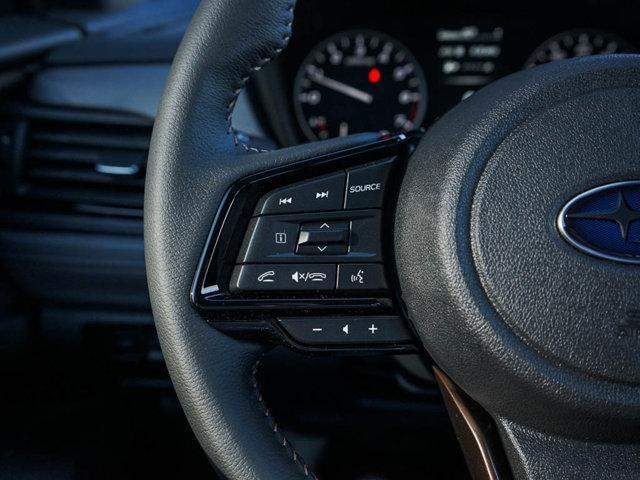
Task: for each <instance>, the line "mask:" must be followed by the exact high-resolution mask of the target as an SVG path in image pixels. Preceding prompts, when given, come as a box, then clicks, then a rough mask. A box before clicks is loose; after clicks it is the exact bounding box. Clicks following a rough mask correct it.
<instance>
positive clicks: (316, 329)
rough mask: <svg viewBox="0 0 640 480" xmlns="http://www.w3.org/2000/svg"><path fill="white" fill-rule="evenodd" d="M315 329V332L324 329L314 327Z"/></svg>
mask: <svg viewBox="0 0 640 480" xmlns="http://www.w3.org/2000/svg"><path fill="white" fill-rule="evenodd" d="M313 331H314V332H321V331H322V329H321V328H314V329H313Z"/></svg>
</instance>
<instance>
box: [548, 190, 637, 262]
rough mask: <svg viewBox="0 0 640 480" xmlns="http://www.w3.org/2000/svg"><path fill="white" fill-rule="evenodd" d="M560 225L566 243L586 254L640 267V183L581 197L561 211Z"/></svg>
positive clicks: (571, 201)
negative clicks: (639, 265)
mask: <svg viewBox="0 0 640 480" xmlns="http://www.w3.org/2000/svg"><path fill="white" fill-rule="evenodd" d="M557 223H558V230H559V231H560V234H561V235H562V236H563V237H564V239H565V240H566V241H567V242H569V243H570V244H571V245H573V246H574V247H576V248H577V249H579V250H581V251H583V252H585V253H588V254H590V255H593V256H596V257H600V258H606V259H607V260H613V261H616V262H623V263H635V264H640V180H635V181H627V182H617V183H610V184H608V185H602V186H600V187H596V188H593V189H591V190H588V191H586V192H584V193H581V194H580V195H578V196H576V197H574V198H572V199H571V200H570V201H569V202H568V203H567V204H566V205H565V206H564V207H563V208H562V210H561V211H560V214H559V215H558V222H557Z"/></svg>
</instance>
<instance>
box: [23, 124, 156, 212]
mask: <svg viewBox="0 0 640 480" xmlns="http://www.w3.org/2000/svg"><path fill="white" fill-rule="evenodd" d="M150 136H151V127H150V126H146V125H139V124H115V123H101V122H91V121H79V120H78V121H73V120H69V119H68V118H63V119H47V118H42V117H39V118H30V119H27V121H26V133H25V137H24V145H23V148H22V162H21V168H20V170H21V171H20V174H19V175H18V178H19V183H18V188H17V190H16V193H18V195H19V196H21V197H23V198H24V197H26V198H28V199H31V200H34V201H40V202H47V203H49V202H51V203H52V204H55V205H67V206H72V207H73V208H74V209H75V210H80V211H83V212H87V213H90V212H93V213H108V212H111V213H114V212H116V213H117V212H120V214H124V215H141V210H142V203H143V188H144V173H145V165H146V160H147V153H148V150H149V139H150ZM45 206H46V204H45Z"/></svg>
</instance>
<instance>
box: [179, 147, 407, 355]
mask: <svg viewBox="0 0 640 480" xmlns="http://www.w3.org/2000/svg"><path fill="white" fill-rule="evenodd" d="M417 139H418V137H417V136H415V135H413V136H409V137H407V136H406V135H404V134H399V135H395V136H388V137H377V136H374V137H373V138H371V139H370V141H366V142H364V143H361V144H358V145H356V146H351V147H348V148H342V149H338V150H335V149H334V150H333V151H327V153H323V154H316V153H317V151H318V148H322V145H330V142H327V143H326V144H325V143H316V144H314V151H313V154H312V155H308V157H309V158H304V159H301V160H297V161H295V162H291V163H287V164H285V165H280V166H277V167H273V168H267V169H265V170H261V171H258V172H254V173H253V174H251V175H248V176H243V177H241V178H239V179H238V180H237V181H235V182H233V184H232V185H231V186H230V187H229V188H228V189H227V192H226V193H225V194H224V196H223V201H222V202H221V205H220V207H219V209H218V212H217V214H216V216H215V220H214V221H213V224H212V226H211V231H210V233H209V236H208V239H207V242H206V245H205V247H204V251H203V254H202V256H201V258H200V263H199V265H198V268H197V270H196V273H195V278H194V281H193V285H192V288H191V300H192V303H193V305H194V306H195V307H196V309H197V310H198V311H199V312H200V313H201V314H202V316H203V317H204V318H205V319H206V320H207V321H208V322H209V323H210V324H211V325H212V326H213V327H215V328H218V329H221V330H224V331H226V332H228V333H231V334H234V335H236V336H240V337H243V338H253V339H258V340H260V339H262V340H264V339H275V340H280V341H282V342H284V343H285V344H287V345H289V346H291V347H292V348H294V349H297V350H301V351H312V352H343V353H344V352H349V353H353V352H356V351H365V352H367V353H370V352H372V351H380V352H402V351H413V350H415V347H414V342H413V336H412V333H411V331H410V330H409V328H408V327H407V323H406V321H405V319H403V318H402V315H401V311H400V308H399V304H398V300H399V299H398V297H397V288H396V285H397V279H396V276H395V273H394V271H393V251H392V249H391V244H392V239H391V238H390V233H391V231H390V230H389V229H385V228H383V226H384V225H389V224H391V223H392V221H393V214H394V212H393V205H395V201H394V199H393V197H394V195H396V194H397V190H398V187H399V183H400V179H401V173H402V171H403V168H404V163H405V162H406V159H407V157H408V155H409V153H410V151H411V150H412V149H413V148H414V146H415V143H416V142H417ZM307 148H309V147H298V149H300V150H302V149H305V150H306V149H307ZM294 150H296V148H294V149H289V151H288V152H287V155H285V157H289V156H290V154H291V153H292V151H294ZM280 154H281V152H271V153H270V154H265V156H266V155H268V156H278V155H280ZM258 157H259V156H258ZM252 159H257V158H256V157H249V160H252Z"/></svg>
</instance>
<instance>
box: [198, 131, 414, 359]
mask: <svg viewBox="0 0 640 480" xmlns="http://www.w3.org/2000/svg"><path fill="white" fill-rule="evenodd" d="M418 139H419V135H418V134H414V135H405V134H399V135H395V136H391V137H387V138H384V139H382V140H380V141H377V142H374V143H372V144H369V145H364V146H360V147H357V148H353V149H349V150H345V151H341V152H335V153H332V154H330V155H325V156H322V157H316V158H312V159H309V160H305V161H302V162H297V163H294V164H291V165H288V166H287V167H283V168H277V169H273V170H268V171H264V172H260V173H258V174H255V175H252V176H250V177H247V178H244V179H242V180H240V181H239V182H237V183H236V184H234V185H233V186H231V188H229V190H228V191H227V192H226V194H225V196H224V198H223V200H222V202H221V206H220V208H219V209H218V212H217V214H216V218H215V220H214V222H213V225H212V228H211V230H210V232H209V236H208V238H207V242H206V246H205V248H204V251H203V254H202V256H201V258H200V261H199V264H198V268H197V270H196V274H195V276H194V281H193V284H192V287H191V292H190V298H191V302H192V304H193V305H194V307H195V308H196V309H197V310H198V311H200V312H201V314H202V315H203V317H204V318H205V319H206V320H207V321H208V322H209V323H211V324H212V325H214V326H215V327H217V328H220V329H223V330H225V331H228V332H229V333H234V332H235V333H238V334H240V335H242V336H245V337H246V335H247V334H249V333H250V332H253V333H255V334H256V336H257V337H259V338H262V339H263V340H264V339H265V338H271V339H272V340H274V341H278V342H285V343H287V344H289V346H291V347H292V348H294V349H296V350H303V351H315V352H324V351H335V350H343V351H348V350H352V348H350V347H347V348H334V347H331V348H319V347H307V346H302V345H296V344H295V342H292V341H291V339H290V337H288V336H287V335H283V334H282V331H281V329H280V328H279V327H278V326H277V325H275V321H276V318H277V317H278V316H283V315H298V316H299V315H301V314H303V315H306V314H313V315H336V314H339V315H367V314H398V313H399V312H400V311H401V310H402V309H401V308H398V307H399V305H398V302H397V299H396V298H395V292H393V291H386V292H385V291H378V292H375V291H363V292H362V293H360V292H340V291H332V292H322V293H317V294H315V293H313V294H312V293H308V292H305V293H299V294H297V293H287V294H274V293H262V294H253V293H252V294H233V293H231V292H230V291H229V281H230V279H231V274H232V270H233V267H234V266H235V262H236V258H237V256H238V253H239V250H240V246H241V244H242V240H243V238H244V235H245V231H246V228H247V226H248V224H249V222H250V220H251V218H252V216H253V215H254V209H255V206H256V204H257V203H258V201H259V200H260V198H261V197H262V196H263V195H264V194H265V193H267V192H269V191H272V190H275V189H277V188H279V187H281V186H286V185H289V184H293V183H296V182H299V181H303V180H307V179H312V178H314V177H317V176H321V175H324V174H328V173H332V172H335V171H339V170H343V169H347V168H350V167H354V166H358V165H364V164H367V163H371V162H375V161H377V160H383V159H385V158H389V157H396V158H397V160H396V162H395V164H394V166H393V168H392V170H391V173H390V176H389V181H388V182H387V191H386V192H385V195H387V196H386V197H385V198H387V201H385V207H384V209H383V210H382V213H383V215H382V217H383V225H392V223H387V222H391V220H392V218H393V214H394V209H395V199H396V195H397V190H398V187H399V183H400V179H401V174H402V172H403V170H404V163H405V160H406V158H407V157H408V154H409V153H410V152H411V151H412V150H413V148H414V146H415V144H416V142H417V140H418ZM391 234H392V231H391V229H390V228H384V229H383V238H382V252H383V258H384V260H385V262H386V264H385V271H386V273H387V278H388V280H389V284H390V285H396V284H397V281H396V279H395V278H394V276H395V273H393V271H392V269H390V268H389V264H391V265H392V264H393V254H392V253H393V252H392V248H391V246H392V243H391V242H392V236H391ZM212 278H215V279H222V281H219V282H217V283H215V282H212V281H211V279H212ZM214 284H215V288H211V287H213V286H214ZM207 285H209V288H208V289H207V290H205V287H207ZM413 348H414V347H413V346H412V345H402V346H393V347H388V346H386V347H383V348H381V349H378V348H375V349H376V350H383V351H391V352H398V351H407V350H413ZM358 350H362V347H359V348H358Z"/></svg>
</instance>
